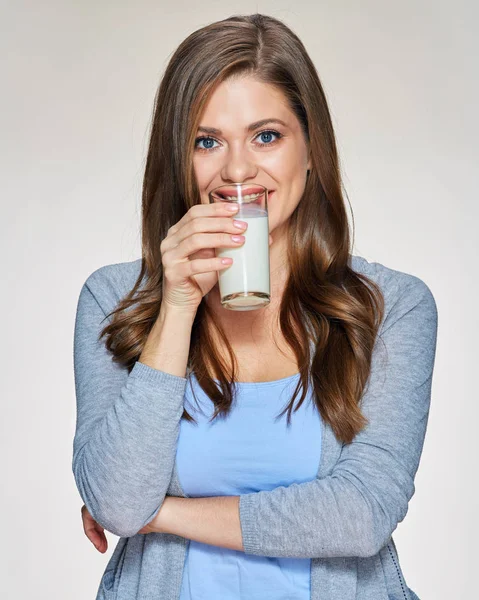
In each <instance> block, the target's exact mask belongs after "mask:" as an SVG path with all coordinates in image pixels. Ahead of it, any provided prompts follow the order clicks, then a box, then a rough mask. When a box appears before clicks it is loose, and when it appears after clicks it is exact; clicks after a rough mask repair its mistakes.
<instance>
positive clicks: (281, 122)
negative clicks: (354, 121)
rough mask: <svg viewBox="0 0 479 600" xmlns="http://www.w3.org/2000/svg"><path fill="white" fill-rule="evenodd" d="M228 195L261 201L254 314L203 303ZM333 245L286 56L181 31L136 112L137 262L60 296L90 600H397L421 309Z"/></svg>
mask: <svg viewBox="0 0 479 600" xmlns="http://www.w3.org/2000/svg"><path fill="white" fill-rule="evenodd" d="M233 182H246V183H250V182H253V183H258V184H261V185H264V186H265V187H267V189H268V190H269V202H268V207H269V229H270V267H271V287H272V300H271V303H270V304H269V305H268V306H267V307H265V308H261V309H258V310H255V311H251V312H236V311H229V310H226V309H224V308H223V307H222V305H221V303H220V298H219V290H218V272H219V271H221V270H222V269H225V268H228V265H224V264H222V263H221V259H220V258H219V257H218V258H216V257H215V248H218V247H234V246H235V245H237V244H238V242H235V241H233V240H232V239H231V235H234V234H235V233H238V231H239V232H241V231H243V232H244V234H245V236H247V235H248V232H247V231H244V228H243V229H241V223H240V224H236V223H235V222H234V214H233V215H232V214H231V213H229V212H228V211H227V210H226V207H225V206H224V205H223V203H215V204H210V203H209V201H208V192H209V191H210V190H211V189H213V188H215V187H217V186H219V185H222V184H224V183H233ZM237 225H239V226H240V227H239V228H237ZM239 243H240V244H241V243H243V242H242V241H241V239H240V241H239ZM350 250H351V240H350V236H349V227H348V220H347V214H346V209H345V204H344V200H343V196H342V190H341V177H340V169H339V160H338V155H337V150H336V143H335V138H334V132H333V126H332V123H331V118H330V113H329V110H328V106H327V102H326V99H325V94H324V91H323V89H322V86H321V84H320V81H319V79H318V75H317V73H316V70H315V68H314V66H313V64H312V62H311V60H310V58H309V56H308V55H307V53H306V51H305V49H304V47H303V45H302V44H301V42H300V40H299V39H298V38H297V37H296V35H295V34H294V33H293V32H292V31H291V30H290V29H288V28H287V27H286V26H285V25H284V24H283V23H282V22H280V21H278V20H277V19H274V18H272V17H268V16H264V15H259V14H255V15H252V16H236V17H231V18H229V19H226V20H224V21H220V22H217V23H213V24H211V25H208V26H207V27H204V28H202V29H200V30H198V31H196V32H194V33H193V34H191V35H190V36H189V37H188V38H187V39H186V40H185V41H184V42H183V43H182V44H181V45H180V46H179V48H178V49H177V51H176V52H175V54H174V55H173V57H172V58H171V61H170V63H169V65H168V67H167V69H166V72H165V75H164V77H163V79H162V82H161V85H160V87H159V90H158V94H157V98H156V102H155V112H154V118H153V126H152V131H151V138H150V145H149V151H148V158H147V164H146V172H145V177H144V184H143V202H142V258H141V259H138V260H136V261H132V262H127V263H120V264H114V265H106V266H104V267H101V268H100V269H97V270H96V271H94V272H93V273H92V274H91V275H90V276H89V277H88V279H87V280H86V281H85V283H84V285H83V287H82V290H81V292H80V297H79V301H78V308H77V315H76V322H75V344H74V359H75V385H76V394H77V427H76V433H75V440H74V449H73V472H74V475H75V480H76V483H77V486H78V489H79V492H80V494H81V496H82V498H83V501H84V503H85V506H84V507H83V508H82V516H83V523H84V528H85V532H86V533H87V535H88V536H89V538H90V539H91V540H92V541H93V542H94V543H95V545H96V546H97V548H98V549H99V550H100V551H103V552H104V551H105V550H106V537H105V535H104V533H103V531H104V529H107V530H109V531H111V532H112V533H114V534H115V535H118V536H120V540H119V541H118V544H117V546H116V548H115V550H114V552H113V554H112V556H111V558H110V561H109V562H108V565H107V567H106V569H105V572H104V575H103V577H102V580H101V582H100V586H99V590H98V595H97V600H98V599H106V598H108V599H118V600H132V599H133V598H138V599H140V598H141V599H142V600H147V599H150V598H151V599H153V598H155V599H159V598H165V599H169V600H170V599H180V600H186V599H193V598H238V599H239V598H247V599H248V600H252V599H255V598H261V599H263V598H268V600H273V599H275V598H278V599H279V598H288V599H290V600H291V599H310V598H311V599H312V600H317V599H319V598H320V599H321V600H353V599H355V598H357V597H361V598H363V599H366V600H386V599H388V598H401V599H404V600H411V599H415V598H417V595H416V594H415V593H414V592H413V591H412V590H411V589H410V588H409V587H408V585H407V584H406V582H405V580H404V577H403V573H402V571H401V567H400V564H399V560H398V555H397V551H396V547H395V544H394V540H393V538H392V533H393V531H394V530H395V528H396V527H397V525H398V523H399V522H400V521H402V520H403V519H404V517H405V515H406V513H407V509H408V503H409V500H410V499H411V497H412V495H413V493H414V489H415V488H414V477H415V474H416V471H417V468H418V465H419V459H420V456H421V452H422V447H423V443H424V437H425V432H426V424H427V417H428V411H429V404H430V397H431V383H432V375H433V367H434V358H435V349H436V334H437V308H436V304H435V300H434V297H433V295H432V293H431V291H430V290H429V288H428V287H427V285H426V284H425V283H424V282H423V281H422V280H421V279H419V278H418V277H415V276H414V275H410V274H407V273H403V272H400V271H396V270H393V269H390V268H388V267H386V266H384V265H382V264H380V263H370V262H368V261H367V260H366V259H364V258H361V257H358V256H352V254H351V252H350ZM105 321H106V325H105V323H104V322H105ZM104 336H105V340H104V341H102V338H103V337H104ZM298 398H299V400H297V399H298ZM193 399H194V400H195V402H196V405H195V403H194V402H193ZM285 399H286V402H284V401H285ZM288 401H289V403H288ZM186 407H188V410H187V408H186ZM196 407H199V409H200V410H196ZM282 408H283V410H281V409H282ZM286 412H287V413H288V414H287V419H283V416H284V414H285V413H286ZM292 412H294V414H293V415H292V414H291V413H292ZM182 417H184V418H182ZM318 465H319V467H318ZM180 481H181V483H180Z"/></svg>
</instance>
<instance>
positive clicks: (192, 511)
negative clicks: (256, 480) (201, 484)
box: [157, 496, 243, 551]
mask: <svg viewBox="0 0 479 600" xmlns="http://www.w3.org/2000/svg"><path fill="white" fill-rule="evenodd" d="M239 498H240V497H239V496H213V497H210V498H178V497H176V496H167V497H166V498H165V501H164V502H163V505H162V507H161V510H160V513H159V514H158V516H157V519H158V520H157V531H159V532H161V533H171V534H174V535H179V536H181V537H183V538H186V539H189V540H194V541H195V542H200V543H202V544H210V545H212V546H220V547H221V548H230V549H231V550H241V551H243V536H242V533H241V524H240V516H239Z"/></svg>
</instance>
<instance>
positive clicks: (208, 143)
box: [195, 137, 216, 150]
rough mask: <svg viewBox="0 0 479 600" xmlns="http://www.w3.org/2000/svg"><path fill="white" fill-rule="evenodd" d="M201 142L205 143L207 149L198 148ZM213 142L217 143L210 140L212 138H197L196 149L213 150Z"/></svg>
mask: <svg viewBox="0 0 479 600" xmlns="http://www.w3.org/2000/svg"><path fill="white" fill-rule="evenodd" d="M200 142H205V145H206V148H201V147H200V146H198V144H199V143H200ZM212 142H216V140H214V139H213V138H210V137H199V138H196V141H195V148H198V149H199V150H212V149H213V148H212V146H211V143H212Z"/></svg>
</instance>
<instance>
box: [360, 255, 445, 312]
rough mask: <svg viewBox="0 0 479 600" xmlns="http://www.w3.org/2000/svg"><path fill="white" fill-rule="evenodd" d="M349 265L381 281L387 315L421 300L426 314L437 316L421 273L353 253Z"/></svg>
mask: <svg viewBox="0 0 479 600" xmlns="http://www.w3.org/2000/svg"><path fill="white" fill-rule="evenodd" d="M350 267H351V268H352V269H353V271H355V272H357V273H361V274H364V275H366V276H367V277H368V278H369V279H371V280H372V281H374V283H376V284H378V286H379V288H380V289H381V292H382V294H383V296H384V301H385V318H387V317H388V315H390V316H391V317H392V316H393V314H395V313H396V312H399V311H401V312H405V311H407V310H408V309H412V308H414V307H415V306H417V305H418V304H421V306H422V307H424V309H425V311H426V314H428V316H430V317H432V318H434V319H435V320H437V305H436V301H435V298H434V295H433V293H432V291H431V289H430V287H429V286H428V284H427V283H426V282H425V281H424V280H423V279H421V278H420V277H419V276H418V275H415V274H413V273H409V272H407V271H401V270H399V269H393V268H392V267H388V266H386V265H384V264H382V263H380V262H376V261H369V260H367V259H366V258H364V257H362V256H356V255H352V256H351V261H350Z"/></svg>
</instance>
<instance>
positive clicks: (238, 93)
mask: <svg viewBox="0 0 479 600" xmlns="http://www.w3.org/2000/svg"><path fill="white" fill-rule="evenodd" d="M270 119H271V122H264V123H262V124H258V122H259V121H266V120H268V121H269V120H270ZM279 121H281V122H279ZM250 128H251V129H250ZM213 129H214V130H216V131H212V130H213ZM206 130H208V131H206ZM193 157H194V158H193V164H194V170H195V174H196V180H197V183H198V186H199V189H200V194H201V202H202V203H204V204H208V203H209V199H208V192H210V191H211V190H212V189H214V188H215V187H218V186H221V185H223V184H225V183H226V184H229V183H258V184H260V185H263V186H265V187H266V188H267V189H268V190H269V193H268V212H269V218H268V220H269V230H270V233H271V234H272V237H273V239H274V241H275V242H276V239H277V235H275V230H276V233H279V232H281V231H283V230H284V231H286V230H287V227H286V224H287V222H288V220H289V217H290V216H291V214H292V213H293V211H294V210H295V208H296V206H297V205H298V203H299V201H300V199H301V196H302V194H303V191H304V187H305V184H306V170H307V169H309V168H311V163H310V160H309V157H308V147H307V141H306V139H305V137H304V134H303V132H302V129H301V125H300V123H299V121H298V119H297V117H296V115H295V114H294V113H293V112H292V111H291V109H290V108H289V107H288V105H287V102H286V99H285V97H284V96H283V94H282V92H280V91H278V90H277V89H276V88H275V87H273V86H272V85H269V84H265V83H262V82H259V81H257V80H255V79H254V78H252V77H245V76H243V77H241V78H234V79H229V80H227V81H224V82H222V83H221V84H220V85H219V86H218V88H217V89H216V90H215V91H214V93H213V94H212V96H211V98H210V100H209V102H208V104H207V105H206V108H205V110H204V112H203V115H202V117H201V120H200V127H199V129H198V132H197V136H196V142H195V150H194V155H193Z"/></svg>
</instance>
